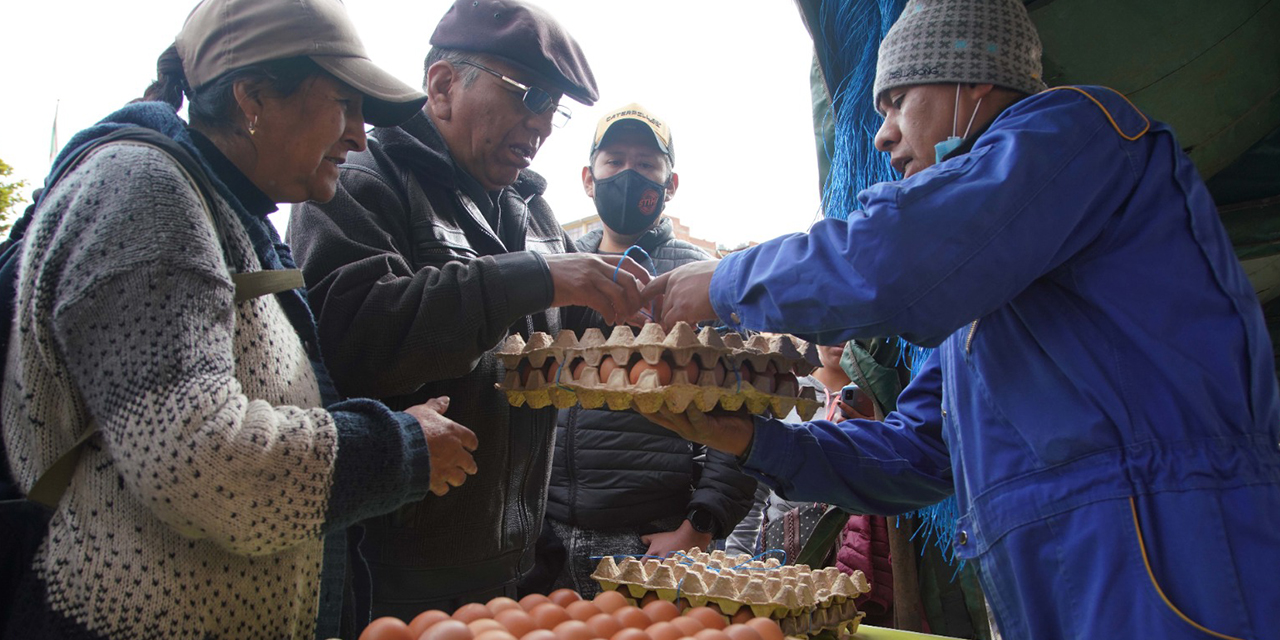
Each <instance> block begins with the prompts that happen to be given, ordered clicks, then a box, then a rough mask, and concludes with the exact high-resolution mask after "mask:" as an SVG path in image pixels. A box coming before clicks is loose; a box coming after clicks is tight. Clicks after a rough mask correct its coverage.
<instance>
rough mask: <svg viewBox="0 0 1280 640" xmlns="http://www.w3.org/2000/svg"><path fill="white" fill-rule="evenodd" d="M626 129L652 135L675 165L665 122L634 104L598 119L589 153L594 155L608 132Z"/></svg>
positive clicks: (673, 150)
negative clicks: (646, 132)
mask: <svg viewBox="0 0 1280 640" xmlns="http://www.w3.org/2000/svg"><path fill="white" fill-rule="evenodd" d="M628 129H630V130H639V131H645V130H647V131H649V132H651V133H653V139H654V142H657V143H658V148H659V149H661V150H662V152H663V153H665V154H667V157H668V158H670V160H671V164H672V165H674V164H675V163H676V151H675V146H674V145H673V144H672V142H671V127H668V126H667V121H666V120H663V119H661V118H659V117H657V116H655V115H653V113H652V112H651V111H649V110H648V109H645V108H644V107H642V106H640V105H638V104H636V103H634V102H632V103H631V104H629V105H627V106H625V107H621V108H618V109H615V110H613V111H610V112H609V113H606V114H605V116H604V117H603V118H600V122H599V123H597V124H596V136H595V138H594V139H593V140H592V142H591V153H595V152H596V149H599V148H600V145H601V144H603V143H604V142H605V137H606V136H607V135H608V134H609V132H610V131H621V130H628Z"/></svg>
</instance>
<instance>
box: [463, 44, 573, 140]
mask: <svg viewBox="0 0 1280 640" xmlns="http://www.w3.org/2000/svg"><path fill="white" fill-rule="evenodd" d="M459 62H460V63H461V64H465V65H468V66H472V67H475V68H477V69H479V70H481V71H485V72H488V73H491V74H493V76H494V77H496V78H498V79H499V80H501V81H503V82H505V83H507V84H509V85H511V86H513V87H515V88H517V89H519V90H521V91H523V92H524V95H522V96H520V101H521V102H523V103H524V106H525V108H527V109H528V110H530V111H532V112H534V113H536V114H538V115H542V114H544V113H546V112H547V110H549V109H555V113H553V114H551V125H552V126H553V127H555V128H557V129H559V128H561V127H563V126H564V125H566V124H568V123H569V118H572V117H573V112H572V111H570V110H569V107H566V106H563V105H559V104H556V101H555V100H553V99H551V94H549V93H547V92H546V91H544V90H543V89H541V88H539V87H533V86H529V85H526V84H522V83H519V82H516V81H515V80H512V79H511V78H509V77H507V76H505V75H503V74H501V73H499V72H497V71H494V70H493V69H490V68H489V67H486V66H484V65H482V64H480V63H478V62H472V61H470V60H460V61H459Z"/></svg>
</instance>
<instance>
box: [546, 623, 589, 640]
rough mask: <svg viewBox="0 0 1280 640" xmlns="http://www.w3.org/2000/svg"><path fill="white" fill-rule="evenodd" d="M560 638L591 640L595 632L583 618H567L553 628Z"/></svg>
mask: <svg viewBox="0 0 1280 640" xmlns="http://www.w3.org/2000/svg"><path fill="white" fill-rule="evenodd" d="M551 632H552V633H554V634H556V637H557V638H559V639H560V640H591V639H592V638H594V637H595V632H593V631H591V627H588V626H587V623H585V622H583V621H581V620H565V621H564V622H561V623H560V624H558V625H556V627H555V628H554V629H552V630H551Z"/></svg>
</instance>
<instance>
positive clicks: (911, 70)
mask: <svg viewBox="0 0 1280 640" xmlns="http://www.w3.org/2000/svg"><path fill="white" fill-rule="evenodd" d="M1040 75H1041V67H1040V36H1039V35H1038V34H1037V33H1036V28H1035V25H1033V24H1031V17H1030V16H1029V15H1027V9H1026V7H1024V6H1023V5H1022V2H1021V0H910V1H909V2H907V6H906V7H904V8H903V9H902V15H901V16H900V17H899V18H898V21H897V22H895V23H894V24H893V28H891V29H889V33H888V34H887V35H886V36H885V37H884V42H881V43H880V56H879V61H878V62H877V64H876V82H875V87H874V91H873V92H872V94H871V99H872V100H878V99H879V97H880V95H881V94H882V93H883V92H885V91H888V90H889V89H893V88H894V87H901V86H905V85H915V84H933V83H951V82H973V83H977V84H987V83H990V84H994V85H997V86H1001V87H1007V88H1009V89H1013V90H1015V91H1021V92H1023V93H1027V94H1032V93H1036V92H1038V91H1042V90H1044V89H1045V84H1044V80H1042V79H1041V77H1040Z"/></svg>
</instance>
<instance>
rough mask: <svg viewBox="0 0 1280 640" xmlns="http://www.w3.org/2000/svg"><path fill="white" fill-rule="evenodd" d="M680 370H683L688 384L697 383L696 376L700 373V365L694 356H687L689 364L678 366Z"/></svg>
mask: <svg viewBox="0 0 1280 640" xmlns="http://www.w3.org/2000/svg"><path fill="white" fill-rule="evenodd" d="M680 370H681V371H684V377H685V379H686V380H688V381H689V384H698V377H699V376H701V375H702V367H699V366H698V360H697V359H696V358H689V364H686V365H685V366H683V367H680Z"/></svg>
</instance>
